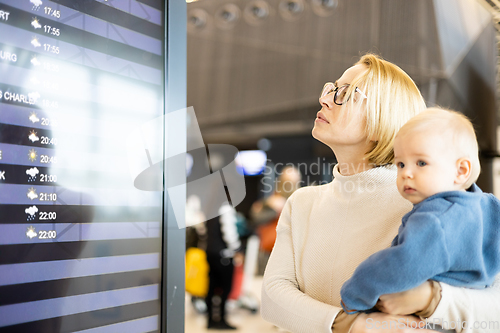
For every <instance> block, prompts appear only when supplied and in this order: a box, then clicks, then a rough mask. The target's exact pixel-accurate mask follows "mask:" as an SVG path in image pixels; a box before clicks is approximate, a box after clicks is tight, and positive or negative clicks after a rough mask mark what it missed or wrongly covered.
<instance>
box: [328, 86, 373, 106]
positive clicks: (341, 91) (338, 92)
mask: <svg viewBox="0 0 500 333" xmlns="http://www.w3.org/2000/svg"><path fill="white" fill-rule="evenodd" d="M349 86H350V84H344V85H343V86H340V87H335V84H334V83H332V82H327V83H325V86H324V87H323V90H322V91H321V95H320V96H319V98H321V97H324V96H326V95H328V94H331V93H335V95H333V102H334V103H335V104H337V105H344V104H345V103H347V101H348V100H349V97H350V96H349V95H347V89H348V88H349ZM354 91H355V92H358V93H359V94H360V95H361V96H363V98H368V97H366V95H365V93H364V92H362V91H361V90H360V89H359V88H358V87H356V89H354Z"/></svg>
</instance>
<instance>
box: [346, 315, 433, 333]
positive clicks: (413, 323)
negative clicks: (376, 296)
mask: <svg viewBox="0 0 500 333" xmlns="http://www.w3.org/2000/svg"><path fill="white" fill-rule="evenodd" d="M415 329H418V332H419V333H437V332H436V331H431V330H427V329H425V322H423V321H421V320H420V319H419V318H417V317H415V316H394V315H390V314H387V313H382V312H373V313H370V314H366V313H362V314H360V315H359V316H358V317H357V318H356V320H355V321H354V324H353V325H352V327H351V330H350V333H374V332H377V331H380V332H381V333H410V332H411V333H415Z"/></svg>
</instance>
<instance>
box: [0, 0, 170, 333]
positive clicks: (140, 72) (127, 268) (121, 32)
mask: <svg viewBox="0 0 500 333" xmlns="http://www.w3.org/2000/svg"><path fill="white" fill-rule="evenodd" d="M163 18H164V5H163V1H161V0H143V1H140V0H130V1H82V0H74V1H70V0H58V1H47V0H0V295H1V297H0V332H3V331H6V332H7V331H9V332H12V331H18V332H62V331H64V332H69V331H71V332H75V331H78V332H80V331H84V332H125V331H126V332H146V331H157V330H159V329H160V316H161V311H160V310H161V309H160V304H161V303H160V289H161V288H160V284H161V266H162V265H161V260H162V254H161V253H162V243H161V239H162V218H163V196H162V195H163V194H162V192H161V191H157V192H147V191H140V190H138V189H136V188H135V187H134V175H133V172H131V170H133V169H134V166H133V165H131V162H134V161H130V160H129V158H128V156H129V155H130V154H129V150H130V149H134V147H136V145H135V143H137V142H143V140H145V138H143V137H141V136H140V135H137V133H141V132H140V131H137V128H140V126H141V125H142V124H144V123H147V122H148V121H152V120H154V119H157V118H158V117H162V115H163V109H164V107H163V105H164V99H163V98H164V97H163V96H164V93H163V92H164V83H163V82H164V68H163V67H164V54H163V49H164V45H163V40H164V36H165V29H164V22H163ZM160 124H162V123H161V122H160ZM163 132H164V129H163V127H162V125H160V126H158V127H156V128H153V129H151V131H150V132H149V133H147V140H148V147H149V148H150V151H149V152H148V153H149V154H150V155H151V156H158V154H160V155H162V154H163V151H164V147H163V135H164V134H163ZM151 143H153V144H151ZM146 162H147V161H146ZM160 181H162V180H161V179H160Z"/></svg>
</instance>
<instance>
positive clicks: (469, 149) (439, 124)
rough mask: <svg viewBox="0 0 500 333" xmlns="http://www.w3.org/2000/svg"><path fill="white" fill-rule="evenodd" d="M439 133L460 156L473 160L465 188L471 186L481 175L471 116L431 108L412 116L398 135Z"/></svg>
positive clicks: (458, 156)
mask: <svg viewBox="0 0 500 333" xmlns="http://www.w3.org/2000/svg"><path fill="white" fill-rule="evenodd" d="M414 132H418V133H422V132H424V133H433V134H439V135H440V136H441V137H442V138H443V140H448V141H449V142H447V144H449V149H453V150H454V151H455V153H456V155H457V160H458V159H459V158H467V159H469V160H470V162H471V174H470V176H469V179H468V180H467V182H465V183H464V189H467V188H469V187H470V186H471V185H472V184H473V183H474V182H475V181H476V180H477V178H478V177H479V173H480V172H481V164H480V163H479V147H478V144H477V138H476V133H475V131H474V126H473V125H472V123H471V121H470V120H469V118H467V117H466V116H464V115H463V114H461V113H459V112H457V111H453V110H447V109H443V108H429V109H427V110H425V111H423V112H421V113H420V114H418V115H416V116H415V117H413V118H411V119H410V120H409V121H408V122H407V123H406V124H405V125H403V127H401V129H400V130H399V132H398V134H397V135H396V137H399V136H401V135H403V134H405V135H406V134H409V133H414Z"/></svg>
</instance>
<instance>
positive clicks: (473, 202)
mask: <svg viewBox="0 0 500 333" xmlns="http://www.w3.org/2000/svg"><path fill="white" fill-rule="evenodd" d="M499 272H500V201H499V200H498V199H497V198H496V197H495V196H494V195H492V194H489V193H483V192H482V191H481V190H480V189H479V187H477V186H476V185H473V186H472V187H471V188H470V189H469V190H468V191H450V192H442V193H438V194H435V195H433V196H430V197H429V198H427V199H425V200H423V201H422V202H420V203H418V204H416V205H415V206H414V207H413V209H412V210H411V211H410V212H409V213H407V214H406V215H405V216H404V217H403V220H402V224H401V226H400V227H399V232H398V235H397V236H396V238H394V240H393V241H392V246H391V247H390V248H387V249H384V250H382V251H379V252H377V253H375V254H373V255H371V256H370V257H369V258H368V259H366V260H365V261H363V262H362V263H361V264H360V265H359V266H358V268H357V269H356V270H355V272H354V274H353V276H352V277H351V278H350V279H349V280H347V281H346V282H345V283H344V285H343V286H342V289H341V291H340V294H341V297H342V307H343V308H344V310H345V311H346V312H347V313H349V314H352V313H355V312H358V311H364V310H369V309H371V308H372V307H374V306H375V303H377V300H378V298H379V297H380V296H381V295H383V294H391V293H396V292H401V291H405V290H409V289H412V288H414V287H417V286H419V285H421V284H422V283H424V282H425V281H427V280H435V281H439V282H444V283H447V284H449V285H453V286H459V287H468V288H485V287H487V286H489V285H490V284H491V283H493V280H494V278H495V275H497V274H498V273H499Z"/></svg>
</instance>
